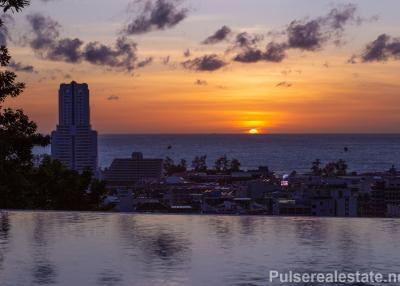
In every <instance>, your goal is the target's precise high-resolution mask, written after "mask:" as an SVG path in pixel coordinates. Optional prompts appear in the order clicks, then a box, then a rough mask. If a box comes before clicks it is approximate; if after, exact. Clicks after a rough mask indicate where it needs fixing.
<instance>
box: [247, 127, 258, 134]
mask: <svg viewBox="0 0 400 286" xmlns="http://www.w3.org/2000/svg"><path fill="white" fill-rule="evenodd" d="M258 133H259V132H258V130H257V129H255V128H253V129H250V130H249V134H258Z"/></svg>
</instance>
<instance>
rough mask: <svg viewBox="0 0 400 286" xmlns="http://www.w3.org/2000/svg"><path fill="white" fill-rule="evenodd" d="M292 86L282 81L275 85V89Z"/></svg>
mask: <svg viewBox="0 0 400 286" xmlns="http://www.w3.org/2000/svg"><path fill="white" fill-rule="evenodd" d="M292 86H293V84H292V83H290V82H287V81H282V82H280V83H278V84H277V85H276V87H292Z"/></svg>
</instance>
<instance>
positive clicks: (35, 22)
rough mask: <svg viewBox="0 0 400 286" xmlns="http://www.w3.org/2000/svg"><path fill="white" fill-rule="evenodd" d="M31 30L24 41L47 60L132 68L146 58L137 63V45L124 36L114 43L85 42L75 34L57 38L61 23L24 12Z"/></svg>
mask: <svg viewBox="0 0 400 286" xmlns="http://www.w3.org/2000/svg"><path fill="white" fill-rule="evenodd" d="M27 19H28V22H29V24H30V26H31V33H30V34H29V35H28V36H26V41H27V42H28V43H29V45H30V46H31V48H32V49H33V50H34V51H35V53H36V54H38V55H39V56H40V57H42V58H43V59H46V60H52V61H63V62H67V63H79V62H82V61H86V62H89V63H91V64H94V65H99V66H103V67H108V68H113V69H119V70H124V71H128V72H131V71H133V70H134V69H135V68H136V67H138V68H140V67H144V66H145V65H146V64H148V63H149V62H148V61H149V60H148V59H145V60H144V61H142V62H139V63H138V64H137V60H138V59H137V45H136V43H134V42H132V41H129V40H128V39H127V38H126V37H119V38H118V39H117V40H116V43H115V45H114V46H109V45H105V44H102V43H100V42H89V43H87V44H84V42H83V41H82V40H80V39H78V38H75V39H71V38H60V28H61V26H60V24H59V23H58V22H56V21H54V20H53V19H51V18H49V17H46V16H43V15H42V14H32V15H28V16H27Z"/></svg>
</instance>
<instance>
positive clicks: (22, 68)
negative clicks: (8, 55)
mask: <svg viewBox="0 0 400 286" xmlns="http://www.w3.org/2000/svg"><path fill="white" fill-rule="evenodd" d="M8 67H9V68H11V69H13V70H14V71H16V72H26V73H36V71H35V68H34V67H33V66H31V65H24V64H22V63H20V62H15V61H11V62H10V63H9V64H8Z"/></svg>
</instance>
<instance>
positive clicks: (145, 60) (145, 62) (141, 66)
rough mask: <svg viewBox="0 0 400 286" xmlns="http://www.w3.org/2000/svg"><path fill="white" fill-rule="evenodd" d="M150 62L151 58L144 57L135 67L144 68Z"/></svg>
mask: <svg viewBox="0 0 400 286" xmlns="http://www.w3.org/2000/svg"><path fill="white" fill-rule="evenodd" d="M152 62H153V58H152V57H149V58H146V59H144V60H143V61H140V62H138V64H137V67H138V68H144V67H145V66H148V65H149V64H151V63H152Z"/></svg>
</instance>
